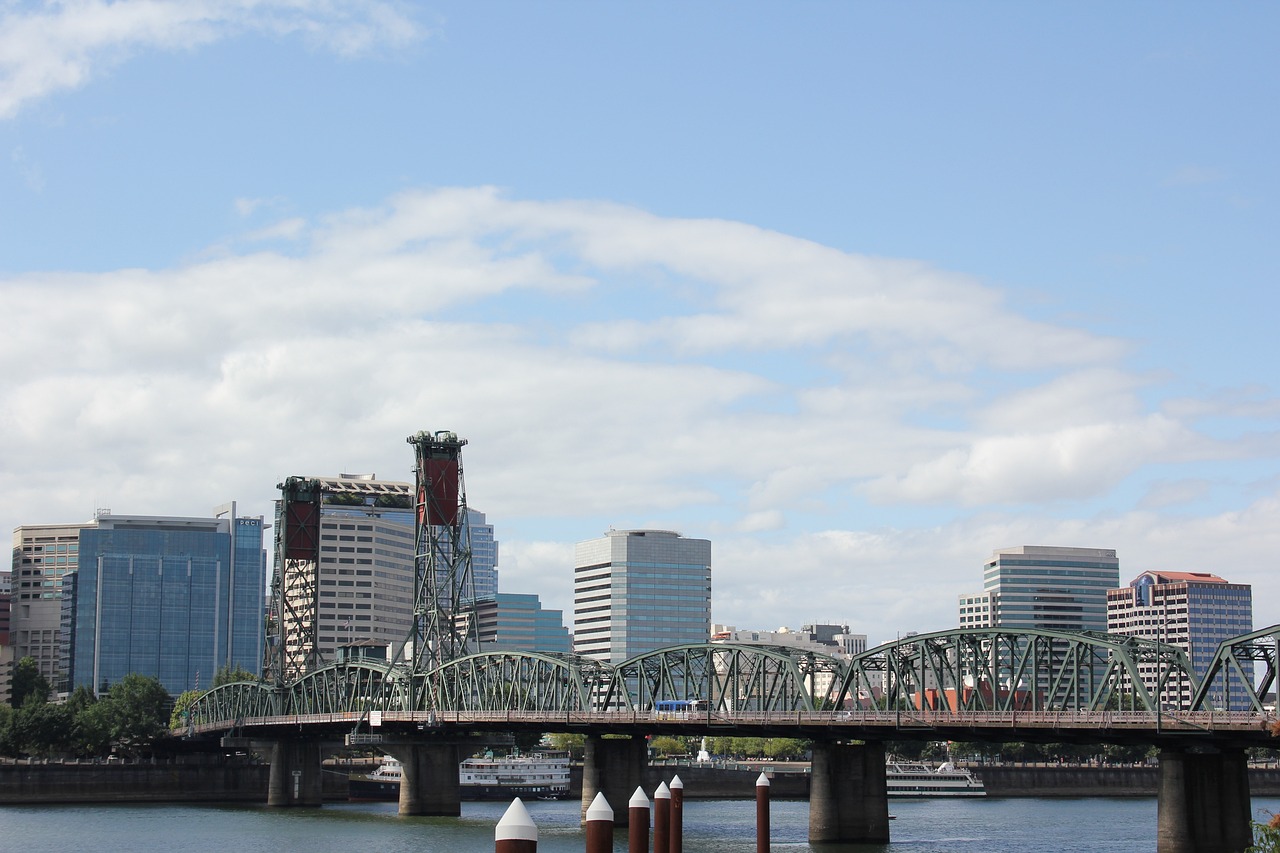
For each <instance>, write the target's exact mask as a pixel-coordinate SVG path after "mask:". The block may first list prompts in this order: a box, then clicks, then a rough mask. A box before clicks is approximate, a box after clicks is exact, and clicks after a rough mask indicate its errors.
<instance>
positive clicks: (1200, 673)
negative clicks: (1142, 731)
mask: <svg viewBox="0 0 1280 853" xmlns="http://www.w3.org/2000/svg"><path fill="white" fill-rule="evenodd" d="M1107 621H1108V630H1109V631H1111V633H1113V634H1127V635H1130V636H1136V637H1145V638H1147V639H1150V640H1157V641H1159V642H1162V643H1168V644H1169V645H1173V646H1178V647H1179V648H1181V649H1183V650H1184V651H1186V652H1187V656H1188V657H1189V658H1191V668H1192V670H1193V671H1194V672H1195V674H1196V676H1197V677H1198V678H1203V677H1204V675H1205V673H1206V672H1207V671H1208V669H1209V664H1210V663H1212V662H1213V656H1214V654H1215V653H1216V652H1217V651H1218V646H1219V644H1221V643H1222V641H1223V640H1226V639H1228V638H1230V637H1237V636H1239V635H1241V634H1248V633H1249V632H1251V631H1252V630H1253V588H1252V587H1250V586H1249V585H1248V584H1236V583H1228V582H1227V581H1225V580H1223V579H1222V578H1220V577H1218V576H1217V575H1214V574H1210V573H1208V572H1143V573H1142V574H1140V575H1138V576H1137V577H1136V578H1134V579H1133V580H1132V581H1130V582H1129V585H1128V586H1126V587H1120V588H1119V589H1112V590H1110V591H1108V592H1107ZM1139 670H1140V671H1141V673H1142V680H1143V682H1144V683H1145V684H1146V686H1147V689H1148V690H1154V689H1155V687H1156V683H1157V680H1158V678H1159V673H1158V670H1157V668H1156V667H1155V666H1154V665H1141V666H1140V667H1139ZM1228 678H1230V680H1228ZM1246 695H1247V694H1246V693H1245V689H1244V685H1243V684H1241V683H1240V680H1239V675H1238V674H1236V673H1222V674H1220V675H1219V676H1218V677H1217V678H1216V679H1214V683H1213V684H1212V685H1211V686H1210V688H1209V698H1210V701H1212V702H1213V704H1214V707H1216V708H1222V709H1225V710H1229V711H1247V710H1251V705H1250V703H1249V701H1248V699H1247V698H1246ZM1192 696H1193V691H1192V685H1190V684H1189V683H1187V681H1186V680H1185V679H1182V680H1180V681H1179V683H1178V684H1176V685H1175V684H1171V685H1169V686H1168V687H1167V688H1166V689H1165V692H1164V693H1163V694H1162V698H1163V699H1164V701H1165V702H1166V703H1169V704H1173V705H1174V706H1175V707H1177V708H1180V709H1186V708H1189V707H1190V704H1191V699H1192Z"/></svg>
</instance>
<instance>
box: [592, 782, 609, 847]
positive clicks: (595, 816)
mask: <svg viewBox="0 0 1280 853" xmlns="http://www.w3.org/2000/svg"><path fill="white" fill-rule="evenodd" d="M586 828H587V853H613V808H612V807H611V806H610V805H609V801H608V800H606V799H605V796H604V792H603V791H601V792H600V793H597V794H596V798H595V799H594V800H592V801H591V805H590V806H588V807H587V821H586Z"/></svg>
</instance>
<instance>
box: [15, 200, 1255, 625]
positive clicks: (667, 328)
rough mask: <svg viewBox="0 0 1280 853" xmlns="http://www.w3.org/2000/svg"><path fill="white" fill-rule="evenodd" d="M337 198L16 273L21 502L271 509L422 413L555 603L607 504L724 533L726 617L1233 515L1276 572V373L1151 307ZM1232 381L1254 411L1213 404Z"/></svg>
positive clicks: (81, 510)
mask: <svg viewBox="0 0 1280 853" xmlns="http://www.w3.org/2000/svg"><path fill="white" fill-rule="evenodd" d="M317 221H318V223H319V224H313V223H311V222H306V221H302V220H289V221H287V223H282V224H281V227H279V228H278V229H277V230H276V232H275V233H277V234H278V236H282V237H287V238H289V239H291V241H292V243H291V246H290V251H291V254H290V255H288V256H286V255H283V254H280V253H276V252H269V251H243V252H240V253H237V251H236V250H235V249H234V248H228V247H227V246H222V247H220V249H219V253H218V255H217V256H215V257H211V258H207V259H199V260H195V261H192V262H190V263H188V264H186V265H183V266H180V267H176V268H173V269H156V270H139V269H123V270H116V271H111V272H106V273H100V274H90V273H75V272H67V273H60V274H52V273H40V274H30V275H23V276H17V277H12V278H10V279H7V280H0V447H3V448H4V452H5V454H6V456H5V464H4V465H3V466H0V515H3V516H4V518H6V519H8V521H9V523H10V526H16V525H18V524H22V523H39V522H59V521H68V520H75V519H79V518H85V517H87V515H88V512H89V511H90V510H91V509H92V508H93V506H94V505H95V504H101V505H106V506H111V507H113V508H114V509H115V510H116V511H118V512H139V513H157V514H179V515H181V514H198V513H203V512H207V511H208V509H209V508H210V507H211V506H213V505H214V504H217V503H221V502H223V501H225V500H228V499H236V500H239V501H241V502H242V506H243V508H244V509H246V510H248V511H251V512H263V513H267V512H269V511H270V510H269V501H270V500H271V499H272V498H273V496H274V487H275V485H276V484H277V483H278V482H280V481H281V480H282V479H283V478H284V477H286V476H288V475H291V474H324V473H336V472H338V471H343V470H345V471H366V472H375V473H377V474H378V475H380V476H382V477H385V478H392V479H408V478H409V477H410V472H409V466H410V464H411V457H410V454H409V452H408V450H407V446H406V445H405V443H404V438H405V436H407V435H409V434H411V433H413V432H416V431H417V430H419V429H454V430H456V431H458V432H459V433H460V434H461V435H463V436H464V437H466V438H467V439H469V441H470V444H469V445H468V448H467V481H468V487H469V493H470V498H471V502H472V504H473V505H475V506H477V507H479V508H481V509H483V510H485V511H486V512H488V513H489V517H490V521H492V522H493V523H494V524H495V525H496V526H497V533H498V538H499V539H500V540H503V542H504V545H503V549H504V550H503V560H504V563H503V571H504V575H503V578H504V585H505V583H506V581H507V580H508V579H510V580H511V581H512V583H513V584H516V585H515V586H511V587H506V586H504V588H508V589H511V590H512V591H527V592H544V591H545V595H544V600H547V601H548V603H549V605H550V606H561V607H566V598H565V596H566V595H567V591H568V590H569V589H570V588H571V572H570V566H571V561H572V556H571V555H572V543H573V542H574V541H576V540H580V539H586V538H592V537H595V536H597V535H599V534H600V533H601V532H602V531H603V530H604V529H605V528H606V527H608V526H609V525H616V526H619V527H624V526H657V527H664V528H674V529H680V530H682V531H684V532H685V533H687V534H689V535H694V536H711V537H712V538H713V542H714V546H713V547H714V554H715V557H714V560H715V564H716V569H715V571H716V573H717V581H716V594H715V607H716V618H717V621H726V622H733V623H735V624H739V625H756V626H762V625H763V626H772V627H776V625H777V624H781V623H786V622H792V623H798V622H799V621H809V620H812V619H819V620H826V619H848V620H851V621H854V622H861V623H864V624H865V625H867V626H868V627H867V629H866V630H867V631H868V632H869V633H874V632H875V631H879V632H882V634H883V632H886V631H889V630H890V629H893V628H894V626H897V629H901V630H913V629H926V628H937V627H945V626H946V625H947V624H951V622H947V621H945V620H944V619H943V617H944V616H947V615H948V614H949V613H951V612H952V610H953V608H952V604H953V599H954V596H955V595H958V594H960V593H961V592H964V591H966V590H967V589H969V588H972V587H976V586H977V585H978V584H979V583H980V575H979V569H980V565H981V561H982V559H983V558H984V557H985V556H986V555H987V554H988V553H989V552H990V551H991V550H992V549H994V548H998V547H1005V546H1008V545H1017V544H1064V545H1085V546H1090V545H1093V546H1098V547H1104V546H1105V547H1117V548H1120V547H1124V548H1128V549H1129V551H1130V552H1131V555H1132V558H1133V559H1134V561H1135V564H1139V563H1141V565H1140V568H1139V569H1138V570H1141V569H1144V568H1152V567H1160V563H1161V560H1163V559H1165V558H1166V557H1167V558H1168V560H1169V562H1167V563H1164V564H1163V566H1164V567H1166V568H1177V567H1189V568H1204V567H1206V566H1207V567H1208V568H1210V569H1211V570H1213V569H1215V568H1217V567H1218V566H1220V565H1223V564H1224V563H1223V561H1222V559H1219V558H1218V557H1215V556H1214V551H1215V549H1221V552H1222V554H1223V555H1225V557H1230V559H1231V560H1233V561H1234V562H1232V563H1231V565H1232V572H1231V574H1233V575H1237V574H1238V575H1241V576H1243V575H1250V574H1251V575H1253V576H1256V577H1258V578H1259V581H1260V582H1266V581H1265V575H1264V574H1263V573H1262V569H1263V568H1264V567H1266V566H1267V565H1268V562H1269V560H1270V559H1271V557H1270V554H1272V553H1274V551H1266V550H1265V549H1266V548H1269V547H1271V546H1272V545H1273V544H1274V543H1273V542H1272V539H1273V538H1274V535H1275V534H1273V533H1271V529H1272V528H1268V527H1267V525H1271V524H1272V523H1273V522H1274V520H1275V519H1274V516H1275V515H1276V502H1275V499H1274V497H1272V496H1271V492H1270V491H1269V492H1267V493H1266V494H1265V495H1264V496H1263V497H1262V498H1259V497H1258V496H1257V494H1256V493H1251V492H1249V491H1248V489H1250V488H1257V483H1261V482H1268V481H1267V476H1268V474H1272V475H1274V473H1275V467H1276V458H1277V456H1280V448H1278V447H1277V446H1276V442H1275V441H1274V440H1273V436H1274V434H1275V433H1276V432H1277V425H1276V419H1277V415H1278V414H1280V413H1278V412H1277V407H1276V403H1275V401H1274V400H1271V399H1269V398H1268V396H1267V394H1266V392H1265V391H1264V390H1262V389H1246V390H1245V391H1241V392H1235V393H1226V392H1224V395H1220V396H1214V395H1212V394H1211V395H1209V396H1206V397H1205V398H1204V399H1202V400H1201V399H1195V398H1190V397H1187V396H1186V395H1185V394H1183V395H1182V396H1180V397H1179V398H1178V399H1177V400H1161V399H1160V397H1161V394H1160V392H1161V387H1162V386H1161V385H1160V383H1161V382H1163V381H1165V378H1164V377H1155V376H1151V375H1145V374H1142V375H1139V374H1134V373H1132V372H1129V371H1127V370H1126V369H1125V366H1124V363H1123V361H1122V356H1123V354H1124V353H1125V352H1126V350H1127V346H1128V345H1127V344H1126V342H1124V341H1119V340H1115V339H1113V338H1108V337H1103V336H1098V335H1095V334H1093V333H1091V332H1090V331H1088V330H1087V329H1083V328H1076V327H1068V326H1057V325H1052V324H1047V323H1045V322H1043V321H1036V320H1031V319H1028V318H1026V317H1022V316H1020V315H1018V314H1017V313H1016V312H1014V311H1013V310H1012V309H1010V308H1009V307H1008V306H1007V305H1006V304H1005V303H1004V301H1003V300H1002V299H1001V297H1000V294H999V293H998V292H996V291H994V290H993V289H991V288H989V287H986V286H984V285H982V284H980V283H978V282H975V281H973V280H971V279H968V278H965V277H963V276H958V275H955V274H953V273H949V272H947V271H943V270H937V269H934V268H930V267H927V266H925V265H923V264H919V263H909V262H902V261H887V260H883V259H874V258H863V257H859V256H856V255H851V254H848V253H845V252H839V251H836V250H834V249H830V248H827V247H822V246H817V245H815V244H813V243H811V242H808V241H804V240H799V239H795V238H792V237H788V236H786V235H783V234H778V233H774V232H768V231H764V230H762V229H759V228H754V227H751V226H748V225H743V224H740V223H730V222H718V221H712V222H704V221H694V220H680V219H663V218H661V217H657V216H654V215H651V214H648V213H645V212H643V211H637V210H634V209H630V208H625V207H621V206H616V205H604V204H598V203H581V202H557V203H540V202H530V201H513V200H510V199H507V198H505V197H504V196H503V195H502V194H501V193H499V192H497V191H494V190H492V189H489V188H479V189H455V190H445V191H439V192H409V193H404V194H402V195H399V196H396V197H394V198H392V199H389V200H388V201H387V203H386V204H385V205H383V206H381V207H379V208H376V209H365V210H353V211H345V212H341V213H338V214H336V215H333V216H331V217H328V218H325V219H322V220H317ZM262 236H263V235H262V234H261V233H257V234H252V235H250V237H249V238H248V239H258V238H260V237H262ZM246 244H247V243H246V242H245V240H240V241H232V244H231V245H232V246H235V245H246ZM255 248H258V247H257V246H255ZM623 306H625V308H624V307H623ZM619 316H626V317H627V318H628V319H627V320H626V321H619V320H618V317H619ZM1228 411H1229V412H1230V413H1231V415H1232V416H1233V417H1234V418H1236V419H1237V420H1238V422H1239V424H1240V425H1241V430H1240V431H1241V432H1242V433H1243V432H1244V430H1245V429H1246V428H1247V429H1249V430H1251V431H1252V432H1253V433H1256V436H1255V437H1249V436H1248V435H1246V437H1245V439H1243V440H1233V439H1224V438H1221V437H1214V436H1209V435H1206V434H1205V433H1204V432H1202V431H1201V430H1200V428H1199V427H1198V423H1197V422H1198V421H1199V420H1200V419H1210V420H1212V419H1213V418H1214V416H1215V415H1219V414H1221V413H1223V412H1228ZM1223 460H1235V461H1236V462H1238V463H1243V466H1242V467H1249V468H1250V474H1249V477H1250V480H1251V481H1253V482H1252V483H1237V482H1235V481H1234V480H1233V477H1234V476H1238V474H1233V473H1232V472H1231V471H1223V470H1216V469H1213V466H1214V465H1215V464H1217V463H1219V462H1221V461H1223ZM1205 466H1207V467H1208V472H1207V473H1206V471H1205V470H1201V469H1202V468H1204V467H1205ZM1153 470H1155V471H1156V475H1155V479H1163V480H1168V481H1171V482H1177V481H1191V480H1196V479H1205V478H1210V477H1211V478H1212V480H1213V482H1214V498H1215V500H1217V499H1219V498H1223V499H1225V500H1227V501H1233V502H1232V503H1227V504H1223V505H1226V506H1235V507H1237V509H1236V510H1235V511H1234V512H1224V511H1223V510H1221V509H1220V508H1218V509H1214V510H1212V512H1213V513H1214V514H1213V515H1205V514H1204V513H1206V512H1209V511H1208V510H1205V509H1203V508H1202V507H1201V502H1202V501H1203V498H1204V497H1205V496H1204V495H1203V494H1198V493H1196V492H1195V491H1194V490H1190V491H1187V490H1184V492H1183V494H1184V498H1185V499H1184V500H1183V501H1182V502H1180V503H1177V504H1176V506H1177V508H1178V512H1179V515H1178V516H1177V517H1176V518H1174V517H1173V516H1167V515H1163V514H1161V513H1162V512H1164V511H1165V510H1164V509H1163V507H1167V506H1174V505H1175V504H1174V502H1172V501H1169V500H1165V501H1164V503H1161V501H1160V500H1159V499H1157V498H1155V497H1153V498H1148V501H1147V503H1146V505H1145V506H1144V507H1143V508H1138V504H1137V501H1139V500H1140V495H1135V494H1126V490H1125V489H1124V488H1123V486H1124V485H1125V484H1126V483H1127V482H1130V478H1132V477H1133V476H1134V475H1136V474H1139V473H1143V474H1144V475H1146V476H1147V479H1148V480H1150V479H1152V476H1151V475H1150V474H1149V473H1148V472H1150V471H1153ZM1128 491H1129V492H1130V493H1134V492H1138V491H1140V490H1136V489H1129V490H1128ZM1170 493H1171V492H1170ZM1153 494H1154V493H1153ZM865 495H870V496H872V497H874V498H875V500H876V501H877V502H878V503H877V505H875V506H868V505H867V504H866V503H865V502H864V501H863V497H864V496H865ZM1250 501H1253V503H1249V502H1250ZM1085 502H1088V504H1089V509H1088V510H1087V513H1088V514H1087V516H1084V517H1081V518H1077V519H1074V520H1072V519H1071V518H1070V517H1069V516H1071V515H1072V514H1073V513H1074V514H1076V515H1084V513H1085V512H1086V510H1084V509H1082V507H1083V506H1084V505H1085ZM922 503H925V504H932V505H934V506H937V507H941V508H943V509H940V510H937V511H935V510H927V511H921V510H918V509H917V508H916V506H915V505H917V504H922ZM904 505H905V506H904ZM957 507H967V508H970V509H967V510H965V512H970V511H971V512H974V513H976V514H975V515H965V514H962V513H961V512H960V511H958V510H957V509H956V508H957ZM1098 507H1102V508H1103V509H1101V510H1100V509H1098ZM996 509H998V510H999V511H1000V512H1001V513H1009V515H1007V516H1006V515H999V516H990V515H988V514H989V513H992V512H993V511H994V510H996ZM1197 512H1199V513H1201V514H1200V515H1196V513H1197ZM870 514H874V516H875V517H876V518H877V519H878V520H877V521H876V522H875V524H876V526H875V527H873V525H872V523H871V522H869V521H867V520H864V516H867V515H870ZM1058 516H1066V517H1067V518H1066V519H1065V520H1063V519H1061V518H1058ZM921 518H928V519H929V521H928V522H927V523H926V522H922V521H920V520H919V519H921ZM884 519H894V520H892V521H890V522H885V521H884ZM1195 536H1200V537H1202V541H1199V542H1197V541H1195V540H1193V537H1195ZM938 602H941V604H939V603H938ZM817 610H820V611H821V612H815V611H817ZM883 638H884V637H883V636H881V639H883Z"/></svg>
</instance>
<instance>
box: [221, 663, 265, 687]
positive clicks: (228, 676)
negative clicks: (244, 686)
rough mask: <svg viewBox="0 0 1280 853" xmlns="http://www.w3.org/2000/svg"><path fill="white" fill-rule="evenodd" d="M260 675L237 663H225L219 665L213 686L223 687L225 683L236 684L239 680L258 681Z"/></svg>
mask: <svg viewBox="0 0 1280 853" xmlns="http://www.w3.org/2000/svg"><path fill="white" fill-rule="evenodd" d="M258 680H260V679H259V678H258V676H256V675H254V674H253V673H252V672H250V671H249V670H247V669H245V668H244V667H242V666H240V665H239V664H237V665H236V666H231V665H230V664H223V665H222V666H220V667H218V671H217V672H215V673H214V674H213V685H212V686H213V687H221V686H222V685H224V684H234V683H235V682H237V681H258Z"/></svg>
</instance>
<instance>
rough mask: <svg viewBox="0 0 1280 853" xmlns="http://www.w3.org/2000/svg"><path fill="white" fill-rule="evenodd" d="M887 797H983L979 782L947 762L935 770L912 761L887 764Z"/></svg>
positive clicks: (982, 788) (984, 792) (969, 773)
mask: <svg viewBox="0 0 1280 853" xmlns="http://www.w3.org/2000/svg"><path fill="white" fill-rule="evenodd" d="M885 783H886V786H887V789H888V795H889V796H890V797H985V796H986V795H987V789H986V788H984V787H983V786H982V780H981V779H979V778H978V777H976V776H974V775H973V773H971V772H970V771H969V770H967V769H965V768H962V767H956V766H955V765H954V764H952V763H951V762H950V761H947V762H945V763H943V764H941V765H940V766H938V767H930V766H929V765H927V764H922V763H920V762H914V761H890V762H889V763H888V764H886V765H885Z"/></svg>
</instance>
